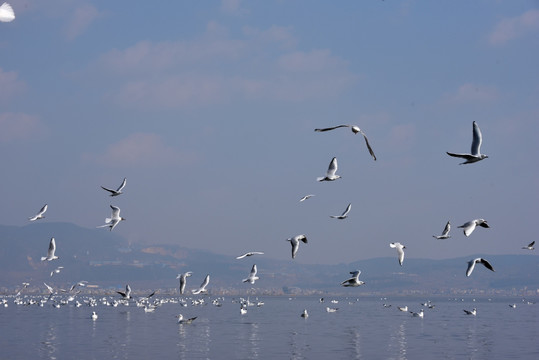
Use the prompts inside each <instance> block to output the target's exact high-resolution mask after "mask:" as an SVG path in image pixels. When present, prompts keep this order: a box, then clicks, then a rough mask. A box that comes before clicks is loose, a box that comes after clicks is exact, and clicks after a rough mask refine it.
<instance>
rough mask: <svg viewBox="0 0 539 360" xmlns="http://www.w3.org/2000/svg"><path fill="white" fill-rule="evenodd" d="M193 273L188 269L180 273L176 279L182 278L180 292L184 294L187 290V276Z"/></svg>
mask: <svg viewBox="0 0 539 360" xmlns="http://www.w3.org/2000/svg"><path fill="white" fill-rule="evenodd" d="M191 275H193V273H192V272H191V271H188V272H186V273H184V274H178V276H176V279H180V294H181V295H183V292H184V291H185V284H186V283H187V278H188V277H189V276H191Z"/></svg>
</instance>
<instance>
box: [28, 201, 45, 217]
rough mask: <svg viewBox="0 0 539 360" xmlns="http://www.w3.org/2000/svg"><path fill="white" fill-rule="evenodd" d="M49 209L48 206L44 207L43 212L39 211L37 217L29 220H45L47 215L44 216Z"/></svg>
mask: <svg viewBox="0 0 539 360" xmlns="http://www.w3.org/2000/svg"><path fill="white" fill-rule="evenodd" d="M47 208H48V206H47V204H45V205H43V207H42V208H41V210H39V212H38V213H37V214H36V215H34V216H32V217H29V218H28V220H30V221H36V220H39V219H43V218H44V217H45V215H43V214H45V211H47Z"/></svg>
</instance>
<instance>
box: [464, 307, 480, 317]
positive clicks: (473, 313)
mask: <svg viewBox="0 0 539 360" xmlns="http://www.w3.org/2000/svg"><path fill="white" fill-rule="evenodd" d="M463 311H464V313H465V314H466V315H473V316H475V315H477V309H476V308H473V309H472V310H463Z"/></svg>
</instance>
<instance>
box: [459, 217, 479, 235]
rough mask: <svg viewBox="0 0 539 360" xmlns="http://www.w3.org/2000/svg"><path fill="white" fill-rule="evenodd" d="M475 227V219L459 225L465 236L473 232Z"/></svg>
mask: <svg viewBox="0 0 539 360" xmlns="http://www.w3.org/2000/svg"><path fill="white" fill-rule="evenodd" d="M475 227H476V223H475V220H472V221H468V222H467V223H465V224H463V225H461V226H459V228H463V229H464V235H465V236H467V237H468V236H470V235H471V234H472V233H473V231H474V230H475Z"/></svg>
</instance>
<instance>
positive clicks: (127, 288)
mask: <svg viewBox="0 0 539 360" xmlns="http://www.w3.org/2000/svg"><path fill="white" fill-rule="evenodd" d="M116 292H117V293H118V294H120V295H122V297H123V298H124V299H127V300H129V299H131V286H129V284H128V285H125V292H121V291H116Z"/></svg>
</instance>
